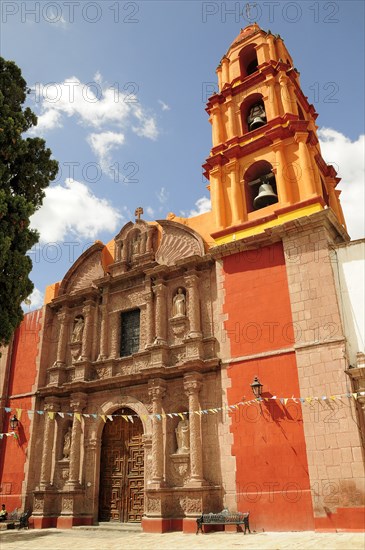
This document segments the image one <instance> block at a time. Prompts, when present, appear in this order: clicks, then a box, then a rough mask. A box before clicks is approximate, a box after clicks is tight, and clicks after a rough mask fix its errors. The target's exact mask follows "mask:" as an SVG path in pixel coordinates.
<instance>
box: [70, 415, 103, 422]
mask: <svg viewBox="0 0 365 550" xmlns="http://www.w3.org/2000/svg"><path fill="white" fill-rule="evenodd" d="M74 417H75V418H76V419H77V420H78V421H79V422H81V413H74ZM104 422H105V420H104Z"/></svg>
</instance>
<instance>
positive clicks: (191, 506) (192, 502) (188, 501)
mask: <svg viewBox="0 0 365 550" xmlns="http://www.w3.org/2000/svg"><path fill="white" fill-rule="evenodd" d="M179 500H180V506H181V508H182V509H183V510H184V512H185V513H186V514H193V513H195V512H197V513H199V512H201V499H200V498H191V497H188V496H184V497H180V499H179Z"/></svg>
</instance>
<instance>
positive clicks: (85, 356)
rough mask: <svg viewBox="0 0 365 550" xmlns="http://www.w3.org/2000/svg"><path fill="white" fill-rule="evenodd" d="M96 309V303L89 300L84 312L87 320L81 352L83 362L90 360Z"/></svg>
mask: <svg viewBox="0 0 365 550" xmlns="http://www.w3.org/2000/svg"><path fill="white" fill-rule="evenodd" d="M94 308H95V304H94V302H91V301H89V300H88V301H87V302H86V304H85V305H84V308H83V310H82V313H83V316H84V319H85V327H84V331H83V333H82V350H81V359H82V360H83V361H89V360H90V343H91V338H92V328H93V320H94Z"/></svg>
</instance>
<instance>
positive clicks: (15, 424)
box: [10, 414, 19, 430]
mask: <svg viewBox="0 0 365 550" xmlns="http://www.w3.org/2000/svg"><path fill="white" fill-rule="evenodd" d="M18 426H19V420H18V419H17V417H16V416H15V414H14V415H13V416H12V417H11V418H10V428H11V429H12V430H16V429H17V428H18Z"/></svg>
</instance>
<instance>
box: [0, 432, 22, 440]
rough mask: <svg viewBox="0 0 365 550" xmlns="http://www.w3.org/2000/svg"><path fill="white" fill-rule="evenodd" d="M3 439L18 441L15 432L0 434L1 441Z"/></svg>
mask: <svg viewBox="0 0 365 550" xmlns="http://www.w3.org/2000/svg"><path fill="white" fill-rule="evenodd" d="M3 437H14V439H18V434H16V433H15V432H2V433H0V439H3Z"/></svg>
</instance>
